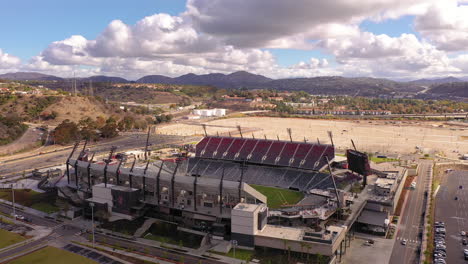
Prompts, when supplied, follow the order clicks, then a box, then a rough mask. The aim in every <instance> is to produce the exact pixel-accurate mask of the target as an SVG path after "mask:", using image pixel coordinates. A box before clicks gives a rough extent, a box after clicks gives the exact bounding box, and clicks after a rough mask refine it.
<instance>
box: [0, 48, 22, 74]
mask: <svg viewBox="0 0 468 264" xmlns="http://www.w3.org/2000/svg"><path fill="white" fill-rule="evenodd" d="M20 63H21V60H20V59H19V58H18V57H15V56H13V55H10V54H8V53H5V52H3V50H2V49H0V69H8V68H12V67H16V66H18V65H20Z"/></svg>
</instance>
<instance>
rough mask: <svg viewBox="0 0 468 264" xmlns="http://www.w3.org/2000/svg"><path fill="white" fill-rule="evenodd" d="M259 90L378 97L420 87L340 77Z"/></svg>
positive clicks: (279, 83)
mask: <svg viewBox="0 0 468 264" xmlns="http://www.w3.org/2000/svg"><path fill="white" fill-rule="evenodd" d="M257 88H271V89H277V90H288V91H301V90H302V91H306V92H309V93H311V94H329V95H330V94H331V95H352V96H357V95H359V96H378V95H383V94H391V93H394V92H417V91H420V90H422V88H421V87H420V86H419V85H413V84H407V83H399V82H395V81H391V80H387V79H378V78H365V77H358V78H346V77H340V76H329V77H313V78H294V79H279V80H273V81H270V82H267V83H265V84H261V85H257Z"/></svg>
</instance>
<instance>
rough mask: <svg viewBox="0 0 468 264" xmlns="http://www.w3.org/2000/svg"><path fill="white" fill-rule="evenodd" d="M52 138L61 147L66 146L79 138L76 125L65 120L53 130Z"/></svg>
mask: <svg viewBox="0 0 468 264" xmlns="http://www.w3.org/2000/svg"><path fill="white" fill-rule="evenodd" d="M52 137H53V138H54V141H55V143H57V144H61V145H64V144H68V143H70V142H72V141H76V140H78V139H80V138H81V136H80V130H79V128H78V126H77V124H75V122H72V121H70V120H68V119H65V120H64V121H63V122H62V123H60V124H59V125H58V126H57V127H56V128H55V129H54V131H53V132H52Z"/></svg>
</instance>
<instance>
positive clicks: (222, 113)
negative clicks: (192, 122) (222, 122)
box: [192, 108, 226, 117]
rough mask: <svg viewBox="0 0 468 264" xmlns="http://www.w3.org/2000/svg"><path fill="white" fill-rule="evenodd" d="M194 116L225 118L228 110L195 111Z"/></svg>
mask: <svg viewBox="0 0 468 264" xmlns="http://www.w3.org/2000/svg"><path fill="white" fill-rule="evenodd" d="M192 114H194V115H198V116H201V117H210V116H225V115H226V109H218V108H216V109H194V110H193V111H192Z"/></svg>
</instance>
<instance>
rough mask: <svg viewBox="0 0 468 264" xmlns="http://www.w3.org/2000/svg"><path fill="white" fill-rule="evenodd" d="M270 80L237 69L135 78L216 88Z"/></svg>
mask: <svg viewBox="0 0 468 264" xmlns="http://www.w3.org/2000/svg"><path fill="white" fill-rule="evenodd" d="M271 80H272V79H270V78H267V77H265V76H262V75H257V74H252V73H249V72H245V71H238V72H234V73H231V74H222V73H210V74H202V75H197V74H193V73H189V74H185V75H182V76H179V77H176V78H171V77H167V76H163V75H148V76H144V77H142V78H140V79H138V80H136V82H138V83H162V84H178V85H211V86H215V87H218V88H241V87H245V86H252V85H257V84H261V83H266V82H269V81H271Z"/></svg>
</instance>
